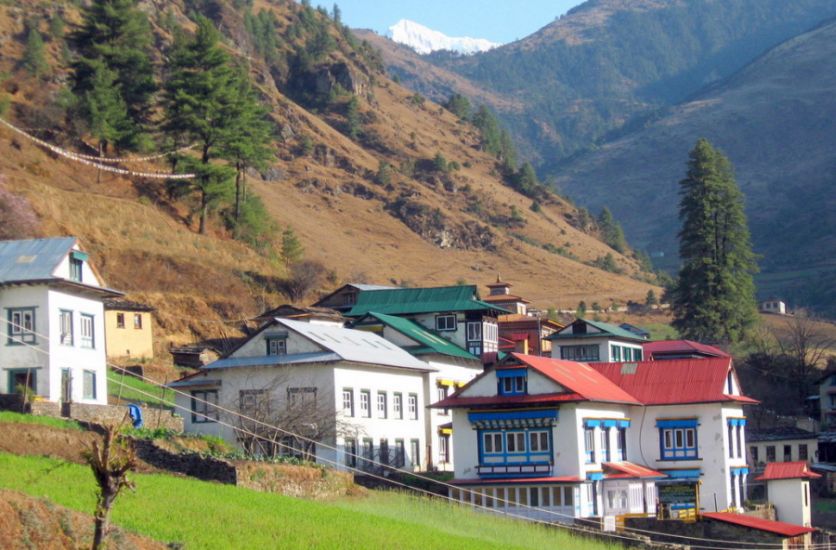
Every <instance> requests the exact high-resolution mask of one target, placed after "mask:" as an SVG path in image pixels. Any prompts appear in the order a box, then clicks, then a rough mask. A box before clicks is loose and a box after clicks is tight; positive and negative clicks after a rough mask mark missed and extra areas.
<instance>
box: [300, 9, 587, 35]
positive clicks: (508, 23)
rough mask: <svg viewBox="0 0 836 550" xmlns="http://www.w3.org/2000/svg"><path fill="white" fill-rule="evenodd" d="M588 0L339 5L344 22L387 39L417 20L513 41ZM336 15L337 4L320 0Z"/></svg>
mask: <svg viewBox="0 0 836 550" xmlns="http://www.w3.org/2000/svg"><path fill="white" fill-rule="evenodd" d="M581 1H582V0H516V1H513V0H337V5H339V7H340V10H341V11H342V18H343V21H344V22H345V23H346V24H347V25H348V26H350V27H353V28H365V29H372V30H375V31H377V32H378V33H380V34H384V33H385V32H386V29H387V28H388V27H389V26H390V25H393V24H394V23H396V22H397V21H398V20H399V19H411V20H413V21H415V22H416V23H420V24H422V25H424V26H427V27H429V28H431V29H434V30H437V31H441V32H443V33H444V34H446V35H448V36H470V37H472V38H487V39H488V40H492V41H494V42H503V43H505V42H512V41H514V40H516V39H518V38H523V37H524V36H527V35H529V34H531V33H533V32H534V31H536V30H537V29H539V28H541V27H543V26H545V25H547V24H548V23H550V22H551V21H553V20H554V18H555V17H557V16H559V15H562V14H564V13H566V11H567V10H569V9H570V8H572V7H573V6H576V5H578V4H580V3H581ZM311 3H312V4H314V5H322V6H325V7H327V8H328V10H329V11H330V10H331V7H332V6H333V3H328V2H326V0H319V1H317V0H314V1H312V2H311Z"/></svg>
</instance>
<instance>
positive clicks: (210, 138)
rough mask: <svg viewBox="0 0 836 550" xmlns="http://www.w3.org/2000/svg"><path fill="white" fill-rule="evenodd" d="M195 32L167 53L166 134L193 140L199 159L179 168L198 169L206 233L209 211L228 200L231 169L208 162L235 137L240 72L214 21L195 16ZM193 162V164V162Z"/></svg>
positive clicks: (196, 184)
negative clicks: (233, 65) (231, 58)
mask: <svg viewBox="0 0 836 550" xmlns="http://www.w3.org/2000/svg"><path fill="white" fill-rule="evenodd" d="M197 24H198V28H197V34H196V35H195V36H194V37H191V38H188V37H185V36H181V37H179V39H178V41H177V42H176V43H175V45H174V47H173V49H172V52H171V55H170V65H171V75H170V77H169V79H168V81H167V82H166V84H165V96H164V104H165V110H166V115H165V123H164V128H165V130H166V131H167V132H169V133H171V134H173V135H175V136H177V137H179V138H184V139H185V140H186V141H187V142H189V143H196V146H197V150H198V152H199V158H198V159H197V162H195V160H194V159H193V157H184V161H185V162H184V163H183V166H184V168H186V169H189V170H196V171H197V173H198V177H197V178H195V180H194V183H193V185H194V190H195V191H197V192H198V193H199V195H200V229H199V231H200V233H201V234H203V233H206V218H207V215H208V213H209V209H210V208H211V207H213V206H215V205H217V204H218V203H220V202H223V201H225V200H227V199H228V198H231V196H232V182H231V176H232V175H233V173H234V171H233V170H231V169H229V168H228V167H226V166H220V165H217V164H212V160H214V159H218V158H223V157H222V156H221V154H222V152H223V150H224V148H226V147H228V145H229V144H230V143H231V140H233V139H235V138H236V137H237V136H238V135H239V132H238V129H239V126H238V123H239V119H240V118H241V117H242V113H241V109H242V102H241V101H240V100H239V98H238V94H239V93H240V90H241V84H240V82H239V77H238V73H236V71H235V70H234V68H233V67H232V65H231V63H230V58H229V55H228V54H227V53H226V51H224V50H223V48H221V45H220V42H219V40H220V36H219V33H218V31H217V30H216V29H215V27H214V25H213V24H212V22H211V21H210V20H208V19H206V18H205V17H202V16H199V17H198V20H197ZM196 164H197V165H196Z"/></svg>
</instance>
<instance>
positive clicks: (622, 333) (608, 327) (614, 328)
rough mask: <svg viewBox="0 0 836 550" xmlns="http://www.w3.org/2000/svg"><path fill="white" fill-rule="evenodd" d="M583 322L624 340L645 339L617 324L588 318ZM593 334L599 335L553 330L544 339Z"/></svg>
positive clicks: (587, 336)
mask: <svg viewBox="0 0 836 550" xmlns="http://www.w3.org/2000/svg"><path fill="white" fill-rule="evenodd" d="M583 322H584V323H586V324H587V325H590V326H593V327H595V328H597V329H598V330H600V331H601V332H605V333H607V334H609V335H611V336H617V337H618V338H624V339H626V340H635V341H637V342H644V341H645V339H644V338H641V337H640V336H637V335H636V334H633V333H632V332H630V331H629V330H624V329H623V328H621V327H620V326H618V325H613V324H610V323H604V322H601V321H590V320H589V319H583ZM569 326H571V325H569ZM595 336H600V334H599V333H591V334H571V333H567V334H561V333H559V332H555V333H554V334H552V335H550V336H547V337H546V340H555V339H557V338H593V337H595Z"/></svg>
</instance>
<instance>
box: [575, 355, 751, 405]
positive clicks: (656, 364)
mask: <svg viewBox="0 0 836 550" xmlns="http://www.w3.org/2000/svg"><path fill="white" fill-rule="evenodd" d="M589 366H590V368H592V369H594V370H595V371H596V372H599V373H600V374H601V375H602V376H604V377H605V378H606V379H607V380H609V381H611V382H612V383H613V384H615V385H616V386H618V387H620V388H622V389H623V390H624V391H626V392H627V393H629V394H631V395H633V396H634V397H635V398H636V399H638V400H639V401H640V402H642V403H644V404H645V405H675V404H683V403H712V402H720V401H737V402H740V403H757V401H756V400H755V399H751V398H749V397H745V396H742V395H727V394H725V393H723V392H724V390H725V386H726V375H727V374H728V372H729V369H730V368H732V367H731V358H730V357H716V358H714V357H711V358H705V359H674V360H671V361H643V362H640V363H591V364H590V365H589ZM581 393H583V392H581Z"/></svg>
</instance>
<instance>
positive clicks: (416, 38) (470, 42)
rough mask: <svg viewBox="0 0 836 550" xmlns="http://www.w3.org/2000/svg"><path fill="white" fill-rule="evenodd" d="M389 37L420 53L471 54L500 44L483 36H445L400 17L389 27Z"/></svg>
mask: <svg viewBox="0 0 836 550" xmlns="http://www.w3.org/2000/svg"><path fill="white" fill-rule="evenodd" d="M389 38H391V39H392V40H393V41H395V42H397V43H399V44H404V45H405V46H409V47H410V48H412V49H413V50H415V51H416V52H418V53H419V54H421V55H424V54H428V53H430V52H434V51H436V50H452V51H454V52H459V53H463V54H473V53H477V52H485V51H488V50H490V49H492V48H496V47H497V46H501V45H502V44H498V43H496V42H491V41H490V40H486V39H484V38H470V37H467V36H461V37H454V36H447V35H445V34H444V33H440V32H438V31H434V30H432V29H428V28H427V27H425V26H424V25H421V24H419V23H416V22H415V21H410V20H408V19H401V20H400V21H398V22H397V23H395V24H394V25H392V26H391V27H389Z"/></svg>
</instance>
